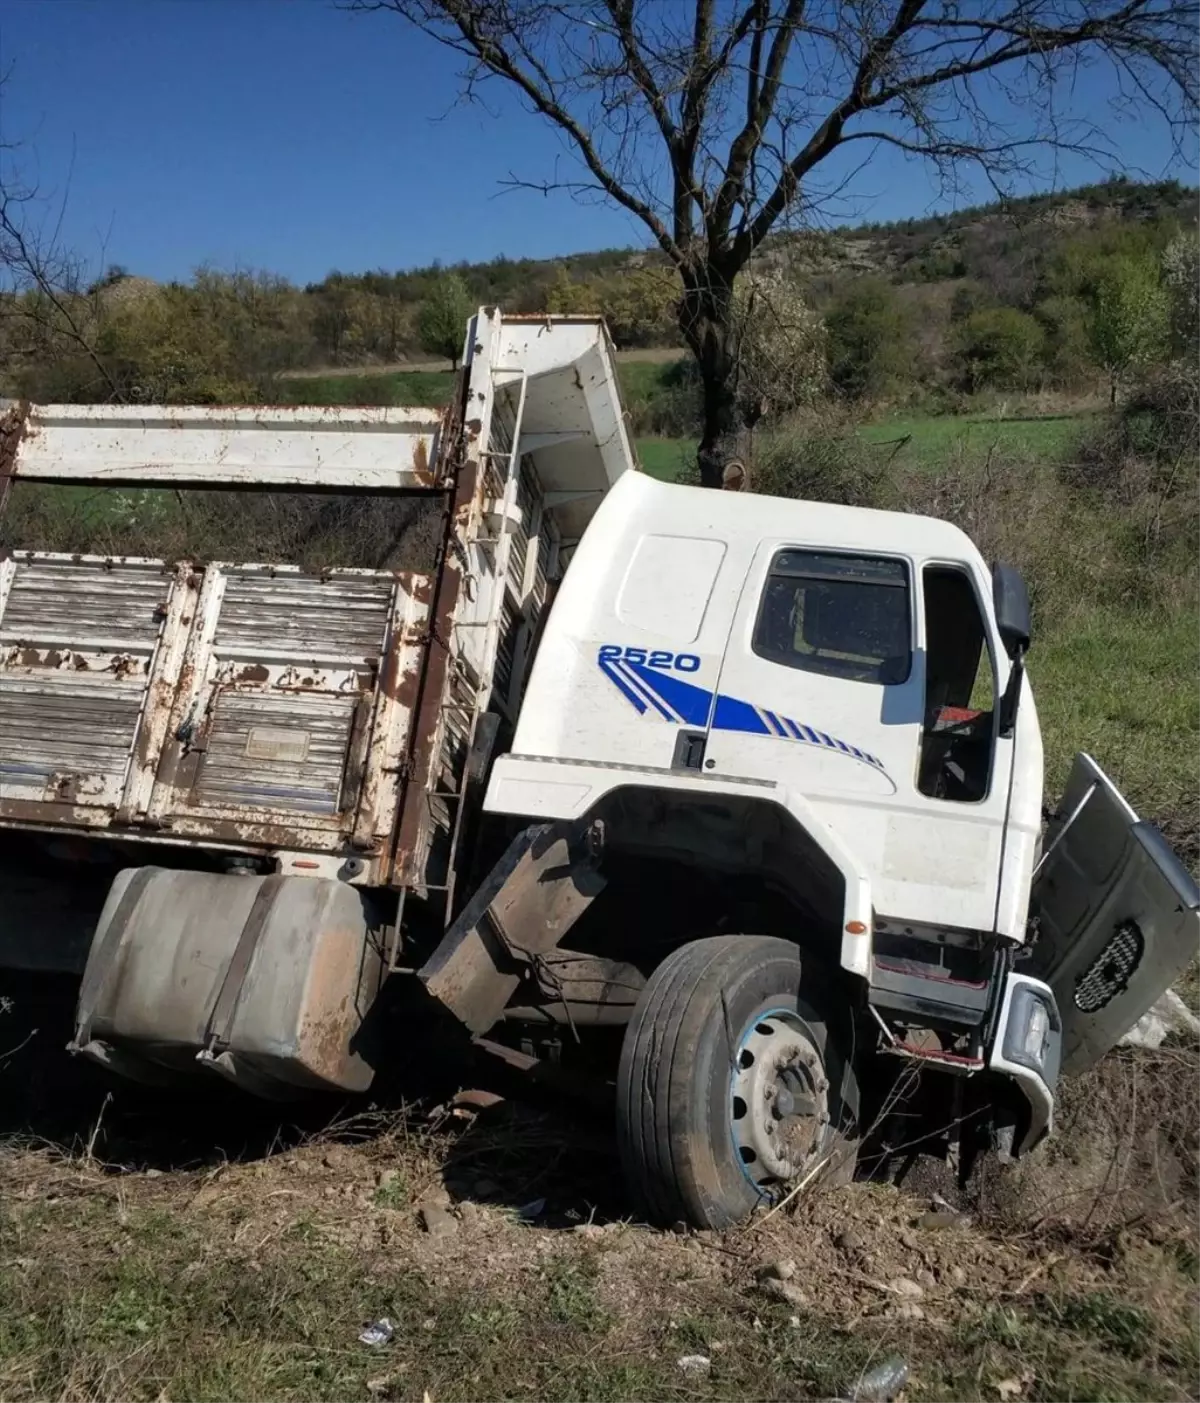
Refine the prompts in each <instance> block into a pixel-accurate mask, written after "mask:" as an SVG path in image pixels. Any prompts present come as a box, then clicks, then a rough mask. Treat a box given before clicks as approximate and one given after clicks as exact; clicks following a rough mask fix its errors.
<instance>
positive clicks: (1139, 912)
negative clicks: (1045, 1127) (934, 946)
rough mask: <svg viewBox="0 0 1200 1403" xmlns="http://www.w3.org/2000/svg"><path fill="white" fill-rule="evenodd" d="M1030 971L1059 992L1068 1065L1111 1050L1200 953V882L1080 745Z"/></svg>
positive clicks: (1053, 845) (1037, 881) (1039, 875)
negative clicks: (1080, 752)
mask: <svg viewBox="0 0 1200 1403" xmlns="http://www.w3.org/2000/svg"><path fill="white" fill-rule="evenodd" d="M1030 914H1031V915H1032V916H1033V917H1035V918H1036V921H1037V926H1038V938H1037V941H1036V944H1035V945H1034V947H1033V951H1032V959H1031V962H1030V964H1029V965H1025V966H1023V967H1022V968H1023V972H1026V973H1029V974H1032V975H1034V976H1036V977H1037V978H1039V979H1042V980H1044V981H1045V982H1046V983H1047V984H1049V986H1050V987H1051V989H1052V990H1053V991H1054V997H1055V999H1056V1001H1057V1004H1058V1009H1059V1013H1060V1014H1061V1016H1062V1021H1063V1063H1062V1070H1063V1071H1064V1072H1079V1071H1082V1070H1083V1069H1084V1068H1085V1067H1089V1066H1091V1064H1092V1063H1093V1062H1096V1061H1098V1060H1099V1058H1101V1057H1102V1056H1103V1055H1104V1054H1105V1053H1106V1052H1107V1051H1108V1050H1109V1049H1110V1048H1111V1047H1114V1046H1115V1045H1116V1043H1117V1042H1118V1041H1119V1039H1120V1038H1121V1037H1122V1036H1123V1035H1124V1034H1125V1033H1126V1032H1127V1031H1128V1030H1129V1029H1130V1028H1132V1027H1133V1025H1134V1024H1135V1023H1136V1022H1137V1020H1138V1019H1139V1018H1141V1016H1142V1015H1143V1014H1144V1013H1145V1012H1146V1011H1147V1009H1149V1008H1150V1006H1151V1005H1152V1004H1153V1003H1154V1001H1155V1000H1156V999H1157V998H1158V997H1159V996H1160V995H1161V994H1162V993H1163V991H1164V990H1166V989H1167V988H1169V987H1170V985H1171V984H1172V983H1173V981H1174V980H1176V979H1177V978H1178V977H1179V975H1180V974H1181V973H1182V972H1183V970H1184V969H1185V968H1186V967H1187V965H1188V963H1189V962H1190V961H1191V960H1192V959H1194V958H1195V956H1196V952H1197V947H1198V942H1200V889H1198V888H1197V886H1196V883H1195V881H1194V880H1193V879H1192V877H1191V874H1190V873H1189V872H1188V871H1187V869H1186V868H1185V867H1184V866H1183V864H1182V863H1181V862H1180V861H1179V859H1178V858H1177V857H1176V856H1175V854H1174V853H1173V852H1172V851H1171V848H1170V846H1169V845H1168V844H1167V841H1166V839H1165V838H1163V836H1162V834H1161V833H1160V832H1159V831H1158V829H1157V828H1155V827H1154V825H1153V824H1150V823H1144V822H1142V820H1141V819H1139V818H1138V816H1137V814H1136V813H1135V812H1134V811H1133V809H1132V808H1131V807H1130V806H1129V804H1128V803H1127V802H1126V801H1125V799H1124V798H1123V797H1122V796H1121V794H1120V792H1119V791H1118V790H1117V788H1116V786H1115V785H1114V784H1113V783H1112V781H1111V780H1110V779H1109V778H1108V776H1107V775H1106V774H1105V773H1104V771H1103V770H1102V769H1101V768H1100V766H1099V765H1097V764H1096V762H1095V761H1094V760H1093V759H1092V758H1091V756H1090V755H1083V754H1081V755H1077V756H1076V757H1075V765H1074V767H1073V769H1072V771H1071V776H1070V779H1069V780H1068V782H1067V788H1066V792H1065V794H1064V795H1063V799H1062V803H1061V804H1060V806H1059V812H1058V816H1057V817H1056V819H1055V820H1054V822H1053V823H1052V824H1051V826H1050V828H1049V831H1048V832H1047V834H1046V840H1045V855H1044V856H1043V858H1042V860H1041V862H1040V863H1039V865H1038V868H1037V869H1036V871H1035V873H1034V884H1033V892H1032V896H1031V898H1030Z"/></svg>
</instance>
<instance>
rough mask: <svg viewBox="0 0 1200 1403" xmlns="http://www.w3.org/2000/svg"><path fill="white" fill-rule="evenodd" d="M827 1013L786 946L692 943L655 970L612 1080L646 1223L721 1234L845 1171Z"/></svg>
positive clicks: (733, 940) (829, 1004) (842, 1101)
mask: <svg viewBox="0 0 1200 1403" xmlns="http://www.w3.org/2000/svg"><path fill="white" fill-rule="evenodd" d="M835 1007H836V1006H835V1004H834V1001H833V1000H832V999H831V998H830V997H829V996H828V995H827V994H825V993H824V991H823V989H822V984H821V981H820V980H819V978H818V977H817V976H816V970H815V968H814V969H811V970H810V969H809V968H808V966H807V964H806V962H802V961H801V958H800V952H799V951H798V950H797V948H796V946H794V945H793V944H791V943H790V942H789V941H786V940H776V939H773V938H770V937H767V936H749V935H734V936H717V937H714V938H712V939H708V940H696V941H693V942H691V943H690V944H688V945H684V946H682V947H681V948H680V949H678V950H676V951H675V952H674V953H673V954H672V955H670V956H669V957H668V958H667V959H666V960H664V961H663V963H662V964H661V965H659V967H658V968H657V969H656V970H655V971H654V973H653V974H652V975H651V977H650V980H649V981H648V983H647V984H646V987H645V989H644V990H643V991H642V994H641V997H640V998H639V1000H638V1003H637V1007H636V1008H635V1010H634V1014H633V1018H632V1020H631V1021H630V1024H629V1026H628V1028H627V1029H626V1033H625V1041H624V1044H623V1046H622V1050H621V1061H620V1068H619V1072H618V1076H617V1144H618V1148H619V1151H620V1156H621V1165H622V1169H623V1170H624V1174H625V1178H626V1180H627V1182H628V1185H629V1188H630V1190H631V1192H632V1193H633V1196H634V1198H635V1200H636V1202H637V1204H638V1207H639V1209H640V1210H641V1211H642V1212H643V1213H645V1214H646V1215H647V1217H648V1218H649V1219H650V1220H651V1221H654V1222H657V1223H660V1224H662V1225H664V1226H670V1225H673V1224H676V1223H679V1222H681V1221H682V1222H685V1223H690V1224H691V1225H693V1226H695V1227H698V1228H725V1227H728V1226H730V1225H731V1224H733V1223H737V1222H740V1221H741V1220H742V1219H743V1218H745V1217H746V1216H747V1215H748V1214H749V1213H751V1212H752V1211H753V1210H754V1209H755V1208H756V1207H758V1206H759V1205H760V1204H769V1203H772V1202H775V1201H777V1200H778V1199H779V1198H781V1197H782V1196H783V1195H784V1194H785V1193H786V1192H787V1190H788V1187H789V1185H791V1184H794V1183H796V1182H798V1181H799V1180H801V1179H802V1178H803V1177H804V1176H805V1175H808V1174H811V1173H812V1172H813V1170H814V1169H815V1168H816V1167H817V1165H818V1163H819V1162H821V1161H822V1160H827V1163H826V1166H825V1169H824V1170H823V1171H822V1172H824V1173H837V1172H838V1171H840V1172H841V1173H842V1174H843V1175H844V1174H845V1173H846V1170H847V1168H849V1170H850V1171H851V1172H852V1170H853V1157H854V1150H853V1144H852V1141H853V1137H854V1124H853V1122H854V1117H855V1115H856V1113H857V1109H858V1106H857V1103H858V1090H857V1084H856V1082H855V1079H854V1074H853V1069H852V1067H851V1065H850V1063H849V1061H848V1059H847V1057H846V1053H845V1047H846V1042H847V1039H846V1038H845V1037H844V1036H843V1035H842V1034H841V1032H840V1029H838V1030H837V1035H836V1036H835V1034H834V1029H833V1028H832V1026H831V1024H832V1022H833V1019H832V1014H833V1012H834V1010H835Z"/></svg>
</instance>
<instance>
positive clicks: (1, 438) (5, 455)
mask: <svg viewBox="0 0 1200 1403" xmlns="http://www.w3.org/2000/svg"><path fill="white" fill-rule="evenodd" d="M32 437H34V434H33V433H31V432H30V429H29V402H28V401H27V400H18V402H17V403H16V404H14V405H13V407H12V408H11V409H10V410H9V411H8V413H7V414H5V415H4V416H3V417H0V516H3V514H4V508H5V506H6V504H7V502H8V493H9V489H10V488H11V487H12V484H13V479H14V478H15V477H16V475H17V450H18V449H19V448H20V446H21V442H22V440H23V439H25V438H32Z"/></svg>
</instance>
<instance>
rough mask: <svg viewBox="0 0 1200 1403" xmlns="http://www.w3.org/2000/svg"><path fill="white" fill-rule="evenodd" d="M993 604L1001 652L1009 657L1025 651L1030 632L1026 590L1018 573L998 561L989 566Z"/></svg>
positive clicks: (1018, 655)
mask: <svg viewBox="0 0 1200 1403" xmlns="http://www.w3.org/2000/svg"><path fill="white" fill-rule="evenodd" d="M992 607H993V608H994V609H995V611H996V627H997V628H998V629H999V630H1000V640H1001V642H1002V643H1003V644H1004V651H1005V652H1006V653H1007V654H1008V656H1009V657H1010V658H1017V657H1020V656H1021V655H1022V654H1023V653H1026V652H1028V651H1029V640H1030V636H1031V632H1032V627H1031V621H1030V615H1029V591H1028V590H1027V589H1026V588H1025V581H1024V580H1023V579H1022V578H1021V575H1020V572H1019V571H1018V570H1016V569H1014V568H1013V566H1011V565H1005V564H1004V562H1003V561H1000V560H998V561H997V562H996V563H995V565H993V566H992Z"/></svg>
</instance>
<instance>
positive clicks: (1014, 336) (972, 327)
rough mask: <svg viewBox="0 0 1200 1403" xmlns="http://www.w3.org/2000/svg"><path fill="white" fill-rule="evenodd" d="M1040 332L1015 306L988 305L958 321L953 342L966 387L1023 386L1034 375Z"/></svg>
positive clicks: (973, 388)
mask: <svg viewBox="0 0 1200 1403" xmlns="http://www.w3.org/2000/svg"><path fill="white" fill-rule="evenodd" d="M1042 340H1043V333H1042V328H1041V327H1040V326H1039V325H1038V323H1037V322H1036V321H1035V320H1034V319H1033V317H1031V316H1029V315H1028V313H1026V312H1019V311H1017V309H1016V308H1015V307H988V308H985V309H983V310H981V311H978V312H972V313H971V315H970V316H969V317H967V318H966V320H965V321H963V322H961V323H960V324H959V328H958V336H957V345H958V351H959V354H960V356H961V357H962V363H963V365H962V379H963V381H964V383H965V386H966V388H967V389H968V390H970V391H972V392H974V391H976V390H981V389H989V388H990V389H997V390H1022V389H1027V388H1028V387H1029V386H1030V385H1031V384H1032V383H1033V381H1034V379H1035V377H1036V374H1037V366H1038V361H1039V358H1040V356H1041V351H1042Z"/></svg>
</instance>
